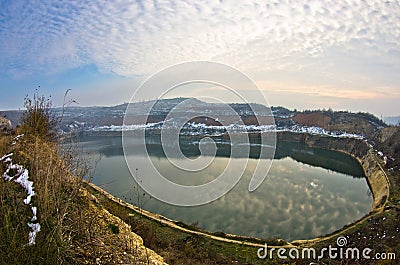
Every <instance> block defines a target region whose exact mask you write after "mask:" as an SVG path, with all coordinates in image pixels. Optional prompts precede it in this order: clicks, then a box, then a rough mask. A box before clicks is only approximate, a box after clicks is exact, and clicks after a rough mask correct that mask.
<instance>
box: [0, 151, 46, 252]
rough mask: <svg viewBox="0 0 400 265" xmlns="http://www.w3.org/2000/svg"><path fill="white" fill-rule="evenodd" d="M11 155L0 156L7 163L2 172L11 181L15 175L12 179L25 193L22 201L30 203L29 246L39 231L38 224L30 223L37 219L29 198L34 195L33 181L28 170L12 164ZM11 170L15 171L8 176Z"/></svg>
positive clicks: (33, 242) (32, 243) (0, 159)
mask: <svg viewBox="0 0 400 265" xmlns="http://www.w3.org/2000/svg"><path fill="white" fill-rule="evenodd" d="M12 155H13V153H10V154H7V155H4V156H2V157H1V158H0V161H3V163H6V164H8V165H7V169H6V171H5V172H4V173H3V178H4V179H5V180H6V181H11V180H13V179H14V178H15V177H17V178H16V179H14V182H15V183H18V184H19V185H20V186H21V187H22V188H24V190H25V191H26V193H27V197H26V198H25V199H24V203H25V204H26V205H30V206H31V211H32V218H31V222H28V224H27V225H28V226H29V227H30V228H31V229H32V231H31V232H29V235H28V245H29V246H31V245H34V244H35V239H36V235H37V233H38V232H39V231H40V224H39V223H32V222H35V221H37V207H36V206H32V204H31V199H32V196H34V195H35V191H34V188H33V182H32V181H29V171H28V170H27V169H26V168H24V167H23V166H21V165H18V164H13V163H12V159H11V156H12ZM11 170H15V171H16V172H15V174H14V175H11V176H10V175H9V174H10V171H11Z"/></svg>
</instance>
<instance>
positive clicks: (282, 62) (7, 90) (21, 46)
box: [0, 0, 400, 116]
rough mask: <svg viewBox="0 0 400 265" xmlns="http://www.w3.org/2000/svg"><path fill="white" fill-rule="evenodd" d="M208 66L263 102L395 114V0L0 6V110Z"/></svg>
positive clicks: (108, 91)
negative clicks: (254, 88)
mask: <svg viewBox="0 0 400 265" xmlns="http://www.w3.org/2000/svg"><path fill="white" fill-rule="evenodd" d="M192 60H211V61H215V62H221V63H224V64H228V65H230V66H232V67H235V68H237V69H238V70H240V71H242V72H243V73H245V74H247V75H248V76H250V77H251V78H252V79H253V80H254V81H255V82H256V83H257V85H258V86H259V88H260V89H261V90H262V91H263V92H264V93H265V95H266V97H267V99H268V100H269V102H270V104H271V105H283V106H287V107H289V108H297V109H313V108H329V107H331V108H333V109H338V110H339V109H344V110H352V111H369V112H372V113H374V114H376V115H378V116H380V115H384V116H385V115H399V114H400V108H399V106H398V102H400V75H399V73H400V2H399V0H380V1H361V0H344V1H328V0H326V1H321V0H310V1H290V0H287V1H277V0H274V1H272V0H271V1H268V0H267V1H265V0H264V1H222V0H221V1H191V2H186V1H181V0H179V1H175V0H172V1H150V0H144V1H127V0H121V1H98V0H88V1H80V0H69V1H46V0H42V1H18V0H15V1H7V0H6V1H0V92H1V97H0V109H14V108H21V107H22V101H23V98H24V96H25V95H26V94H32V93H33V91H34V89H35V88H37V87H38V86H40V93H42V94H46V95H52V98H53V101H54V103H55V104H56V105H60V104H62V95H63V94H64V91H65V90H66V89H72V91H71V92H70V97H71V98H73V99H75V100H76V101H77V102H78V103H79V104H80V105H81V106H87V105H113V104H119V103H123V102H127V101H129V99H130V97H131V95H132V93H133V91H134V90H135V89H136V88H137V86H138V85H139V84H140V83H141V82H142V81H143V80H145V79H146V78H147V77H148V76H150V75H152V74H154V73H155V72H157V71H159V70H161V69H163V68H165V67H167V66H170V65H173V64H176V63H181V62H186V61H192Z"/></svg>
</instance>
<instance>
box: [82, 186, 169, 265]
mask: <svg viewBox="0 0 400 265" xmlns="http://www.w3.org/2000/svg"><path fill="white" fill-rule="evenodd" d="M82 192H83V194H84V195H85V196H90V197H91V202H90V204H89V207H88V208H87V210H86V211H85V212H84V213H83V215H84V220H85V222H87V223H90V226H89V227H90V231H88V233H89V234H90V236H89V238H90V242H86V241H85V242H77V243H76V246H75V247H76V249H75V251H76V252H77V253H79V254H80V256H82V257H83V259H82V260H80V263H81V264H138V265H140V264H143V265H147V264H152V265H164V264H167V263H165V262H164V259H163V258H162V257H161V256H159V255H158V254H157V253H155V252H154V251H153V250H151V249H149V248H147V247H145V246H144V244H143V239H142V238H141V237H140V236H138V235H137V234H135V233H133V232H132V231H131V227H130V226H129V225H128V224H126V223H125V222H124V221H122V220H121V219H120V218H119V217H117V216H115V215H113V214H111V213H109V212H108V211H107V210H106V209H105V208H103V207H102V206H101V205H100V204H98V200H97V198H96V197H95V196H94V195H89V193H88V192H87V191H86V190H82Z"/></svg>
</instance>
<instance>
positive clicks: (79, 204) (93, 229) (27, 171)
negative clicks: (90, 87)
mask: <svg viewBox="0 0 400 265" xmlns="http://www.w3.org/2000/svg"><path fill="white" fill-rule="evenodd" d="M28 107H29V108H28V113H27V115H26V116H24V118H23V123H22V124H21V127H20V128H18V129H17V130H16V131H10V130H8V131H6V132H2V131H0V175H1V176H2V177H0V227H1V229H0V264H165V263H164V261H163V259H162V258H161V257H160V256H159V255H157V254H156V253H155V252H154V251H152V250H150V249H149V248H147V247H145V246H144V245H143V240H142V238H141V237H140V236H138V235H137V234H135V233H133V232H132V231H131V227H130V226H129V225H127V224H126V223H125V222H124V221H122V220H121V219H120V218H118V217H116V216H114V215H112V214H110V213H109V212H108V211H107V210H106V209H105V208H104V207H103V206H102V205H101V204H99V203H98V201H97V199H96V198H95V197H93V196H92V195H91V194H90V193H88V191H87V190H86V189H85V188H84V186H83V183H84V182H83V179H84V177H85V176H88V175H89V174H90V168H89V167H88V166H87V164H86V162H85V161H83V160H82V159H81V158H79V156H78V153H77V150H76V149H74V148H73V147H70V148H67V149H65V148H63V147H62V145H60V144H59V143H58V141H57V139H55V138H54V137H55V136H54V134H53V133H52V130H51V128H48V127H47V126H46V124H50V123H49V119H48V117H47V116H46V110H44V109H41V108H38V106H37V105H36V104H34V105H31V106H28ZM6 123H7V124H8V122H6ZM32 124H42V125H44V126H41V127H37V126H32ZM48 129H50V130H48Z"/></svg>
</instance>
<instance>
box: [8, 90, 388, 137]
mask: <svg viewBox="0 0 400 265" xmlns="http://www.w3.org/2000/svg"><path fill="white" fill-rule="evenodd" d="M184 101H185V103H187V104H186V105H184V106H183V107H180V106H179V104H180V103H182V102H184ZM127 106H128V104H126V103H125V104H121V105H116V106H112V107H68V108H66V109H64V110H62V109H60V108H54V109H53V110H52V112H53V114H54V115H55V116H57V117H59V118H61V117H62V120H61V124H60V129H61V130H62V131H64V132H71V131H72V132H87V131H107V130H110V128H111V127H112V126H114V127H113V130H115V129H117V128H116V127H118V126H121V125H122V124H123V120H124V115H125V112H126V109H127ZM177 106H178V110H175V112H174V117H173V118H174V119H177V120H178V119H179V118H187V117H189V116H188V115H191V114H196V115H195V116H196V117H197V118H195V119H190V118H188V119H187V120H188V121H189V120H190V122H195V123H198V124H205V125H207V126H219V125H221V122H224V123H225V124H236V123H237V122H238V117H237V116H238V115H239V116H240V117H241V119H242V121H243V123H244V124H245V125H256V126H257V125H262V124H273V123H272V117H273V118H274V119H275V124H276V126H277V129H280V130H282V129H283V130H292V129H293V128H294V129H293V130H298V128H299V127H304V126H305V127H317V128H320V129H323V130H326V131H328V132H338V133H343V132H346V133H351V134H358V135H370V134H371V133H374V132H376V131H378V130H379V129H381V128H383V127H387V125H386V124H385V123H384V122H383V121H381V120H379V119H378V118H377V117H375V116H373V115H372V114H369V113H351V112H343V111H337V112H336V111H331V110H328V111H323V110H315V111H303V112H299V111H293V110H289V109H286V108H284V107H271V109H268V108H266V107H265V106H263V105H260V104H230V105H229V106H230V107H231V108H232V110H234V112H235V113H236V114H235V115H232V114H227V113H226V107H224V106H223V105H221V104H218V103H206V102H202V101H199V100H197V99H187V98H173V99H162V100H158V101H145V102H138V103H132V104H130V105H129V122H130V123H131V124H147V123H159V122H163V121H164V120H165V119H166V117H167V115H168V114H169V113H170V111H171V110H172V109H174V108H176V107H177ZM146 109H149V110H150V109H151V111H149V113H146V111H145V110H146ZM3 113H4V114H5V115H7V117H8V118H9V119H10V120H11V122H12V123H13V124H14V125H16V124H18V122H19V120H18V119H19V117H20V116H21V114H22V112H21V111H4V112H3ZM199 113H200V114H202V116H204V117H199V116H201V115H198V114H199ZM211 114H212V115H213V116H214V117H218V120H217V121H216V120H215V119H210V118H208V116H209V115H211ZM256 117H257V119H258V120H257V119H256ZM260 122H261V124H260ZM300 131H302V130H300Z"/></svg>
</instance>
